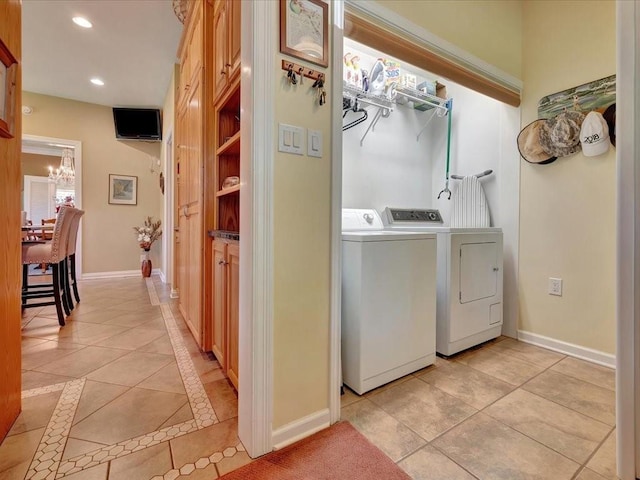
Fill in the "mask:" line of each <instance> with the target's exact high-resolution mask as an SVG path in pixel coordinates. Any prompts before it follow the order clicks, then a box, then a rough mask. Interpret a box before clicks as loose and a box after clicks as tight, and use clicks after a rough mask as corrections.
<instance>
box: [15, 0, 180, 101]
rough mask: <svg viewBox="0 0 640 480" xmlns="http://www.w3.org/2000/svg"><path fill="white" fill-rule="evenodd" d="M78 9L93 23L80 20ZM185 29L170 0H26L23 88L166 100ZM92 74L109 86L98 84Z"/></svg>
mask: <svg viewBox="0 0 640 480" xmlns="http://www.w3.org/2000/svg"><path fill="white" fill-rule="evenodd" d="M74 16H82V17H85V18H86V19H87V20H89V21H90V22H92V23H93V28H89V29H86V28H82V27H79V26H77V25H76V24H74V23H73V22H72V21H71V19H72V17H74ZM181 32H182V24H181V23H180V21H179V20H178V19H177V17H176V16H175V14H174V12H173V7H172V2H171V0H47V1H44V0H23V2H22V67H23V70H22V85H23V90H24V91H28V92H35V93H42V94H45V95H52V96H56V97H62V98H70V99H73V100H79V101H82V102H89V103H97V104H100V105H108V106H131V107H162V105H163V104H164V99H165V96H166V94H167V89H168V88H169V83H170V81H171V74H172V71H173V65H174V64H175V63H176V60H177V59H176V54H177V49H178V42H179V40H180V34H181ZM93 77H98V78H101V79H102V80H103V81H104V82H105V85H104V86H102V87H100V86H96V85H93V84H92V83H90V81H89V80H90V79H91V78H93Z"/></svg>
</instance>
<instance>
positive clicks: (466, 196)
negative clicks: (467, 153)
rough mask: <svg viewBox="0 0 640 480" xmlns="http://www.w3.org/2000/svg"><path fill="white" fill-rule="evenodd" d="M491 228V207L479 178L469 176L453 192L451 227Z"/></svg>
mask: <svg viewBox="0 0 640 480" xmlns="http://www.w3.org/2000/svg"><path fill="white" fill-rule="evenodd" d="M490 226H491V217H490V216H489V205H488V204H487V197H485V195H484V189H483V188H482V184H481V183H480V180H478V177H476V176H475V175H467V176H466V177H464V178H463V179H462V181H461V182H460V184H459V185H458V188H457V189H456V190H455V192H453V197H452V205H451V227H454V228H482V227H490Z"/></svg>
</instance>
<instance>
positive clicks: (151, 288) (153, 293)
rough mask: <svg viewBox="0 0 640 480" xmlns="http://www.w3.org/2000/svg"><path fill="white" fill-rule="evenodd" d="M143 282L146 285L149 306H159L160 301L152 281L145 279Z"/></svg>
mask: <svg viewBox="0 0 640 480" xmlns="http://www.w3.org/2000/svg"><path fill="white" fill-rule="evenodd" d="M144 280H145V283H146V284H147V291H148V292H149V300H150V301H151V305H154V306H157V305H160V299H159V298H158V292H157V291H156V287H155V285H154V284H153V280H151V278H145V279H144Z"/></svg>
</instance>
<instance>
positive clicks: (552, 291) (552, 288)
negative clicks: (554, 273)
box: [549, 277, 562, 297]
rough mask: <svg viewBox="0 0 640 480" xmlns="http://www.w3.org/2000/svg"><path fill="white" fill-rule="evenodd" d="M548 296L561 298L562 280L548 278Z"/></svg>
mask: <svg viewBox="0 0 640 480" xmlns="http://www.w3.org/2000/svg"><path fill="white" fill-rule="evenodd" d="M549 295H557V296H559V297H561V296H562V279H561V278H552V277H549Z"/></svg>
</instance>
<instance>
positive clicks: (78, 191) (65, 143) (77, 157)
mask: <svg viewBox="0 0 640 480" xmlns="http://www.w3.org/2000/svg"><path fill="white" fill-rule="evenodd" d="M22 140H23V141H24V140H28V141H29V142H30V143H37V144H39V145H38V146H42V151H41V152H40V153H42V152H43V151H46V150H47V149H49V150H50V149H51V146H52V145H55V146H62V147H71V148H73V163H74V166H75V169H76V179H75V184H74V190H75V199H74V203H75V206H76V208H80V209H81V208H82V142H81V141H80V140H70V139H67V138H54V137H42V136H39V135H28V134H23V135H22ZM37 149H38V148H36V149H29V148H28V147H27V148H25V146H24V142H23V146H22V151H23V152H27V151H29V150H30V151H31V153H38V152H37V151H36V150H37ZM82 263H83V260H82V228H80V229H78V239H77V243H76V277H77V278H78V280H82Z"/></svg>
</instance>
